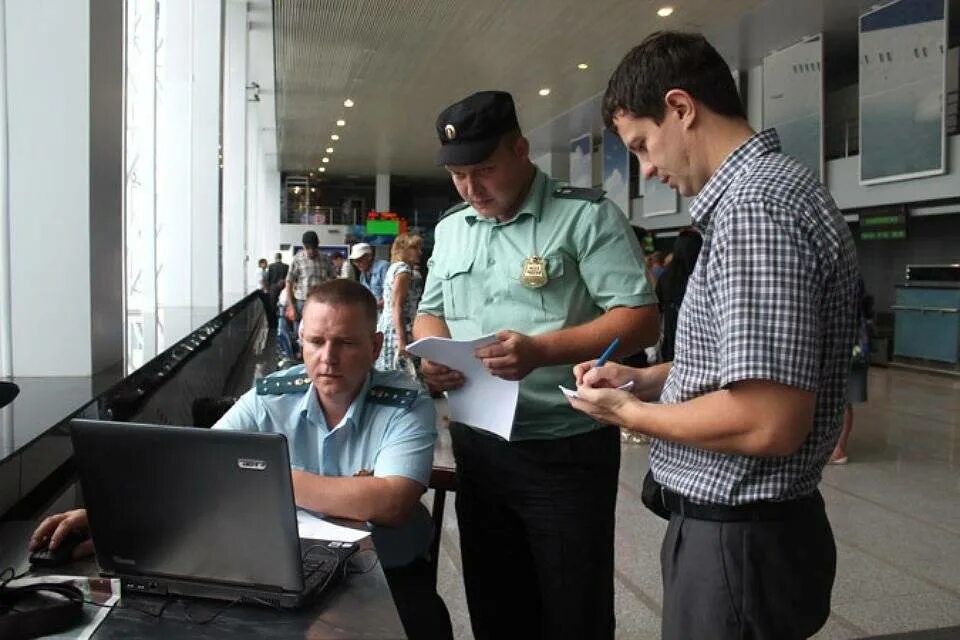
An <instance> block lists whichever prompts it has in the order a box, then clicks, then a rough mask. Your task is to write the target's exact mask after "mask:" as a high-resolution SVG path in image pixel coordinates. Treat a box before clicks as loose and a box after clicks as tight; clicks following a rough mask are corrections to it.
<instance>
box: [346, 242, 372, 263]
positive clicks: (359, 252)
mask: <svg viewBox="0 0 960 640" xmlns="http://www.w3.org/2000/svg"><path fill="white" fill-rule="evenodd" d="M366 255H371V256H372V255H373V247H371V246H370V245H368V244H367V243H366V242H358V243H357V244H355V245H353V246H352V247H351V248H350V259H351V260H357V259H359V258H362V257H363V256H366Z"/></svg>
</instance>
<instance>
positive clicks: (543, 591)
mask: <svg viewBox="0 0 960 640" xmlns="http://www.w3.org/2000/svg"><path fill="white" fill-rule="evenodd" d="M450 434H451V436H452V441H453V453H454V457H455V458H456V461H457V481H458V487H457V494H456V508H457V520H458V523H459V526H460V549H461V556H462V561H463V579H464V585H465V587H466V596H467V606H468V608H469V610H470V623H471V626H472V627H473V635H474V637H475V638H476V639H477V640H488V639H491V640H492V639H496V640H503V639H509V638H523V639H525V640H530V639H533V638H551V639H562V638H576V639H577V640H583V639H585V638H590V639H591V640H603V639H604V638H613V635H614V627H615V622H614V613H613V534H614V512H615V508H616V501H617V476H618V473H619V469H620V434H619V432H618V430H617V429H614V428H612V427H608V428H604V429H600V430H598V431H592V432H590V433H585V434H581V435H577V436H572V437H569V438H561V439H558V440H533V441H518V442H506V441H504V440H501V439H499V438H496V437H493V436H489V435H486V434H484V433H481V432H478V431H475V430H473V429H471V428H469V427H466V426H464V425H461V424H456V423H454V424H452V425H451V428H450Z"/></svg>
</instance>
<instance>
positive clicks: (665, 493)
mask: <svg viewBox="0 0 960 640" xmlns="http://www.w3.org/2000/svg"><path fill="white" fill-rule="evenodd" d="M660 497H661V499H662V500H663V504H664V506H665V507H666V508H667V509H669V510H670V511H671V512H673V513H676V514H679V515H681V516H683V517H684V518H693V519H694V520H711V521H713V522H750V521H761V520H787V519H790V518H793V517H795V516H797V515H800V514H803V513H810V512H811V511H812V510H816V509H819V510H823V508H824V507H823V497H822V496H821V495H820V491H819V490H814V491H813V493H810V494H807V495H805V496H801V497H799V498H794V499H792V500H784V501H782V502H769V501H765V502H751V503H749V504H739V505H736V506H731V505H726V504H697V503H696V502H691V501H690V500H687V499H686V498H684V497H683V496H681V495H680V494H677V493H674V492H673V491H670V490H669V489H667V488H665V487H662V486H661V487H660Z"/></svg>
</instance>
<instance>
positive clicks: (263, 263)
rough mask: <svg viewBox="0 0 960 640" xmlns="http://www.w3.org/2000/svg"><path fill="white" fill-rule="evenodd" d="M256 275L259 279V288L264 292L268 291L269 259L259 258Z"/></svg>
mask: <svg viewBox="0 0 960 640" xmlns="http://www.w3.org/2000/svg"><path fill="white" fill-rule="evenodd" d="M254 277H255V278H256V279H257V288H258V289H259V290H260V291H263V292H264V293H267V292H268V291H269V290H270V289H269V286H268V283H267V259H266V258H260V259H259V260H257V270H256V271H255V272H254Z"/></svg>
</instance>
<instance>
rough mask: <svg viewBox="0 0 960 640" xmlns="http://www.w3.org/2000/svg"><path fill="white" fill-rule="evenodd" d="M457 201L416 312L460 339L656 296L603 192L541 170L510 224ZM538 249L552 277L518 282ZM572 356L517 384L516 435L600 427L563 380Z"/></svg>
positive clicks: (532, 327)
mask: <svg viewBox="0 0 960 640" xmlns="http://www.w3.org/2000/svg"><path fill="white" fill-rule="evenodd" d="M460 206H461V208H460V209H459V210H456V208H455V209H454V210H453V211H454V212H453V213H450V214H448V215H447V216H446V217H445V218H444V219H443V220H442V221H441V222H440V224H438V225H437V228H436V236H435V237H436V243H435V247H434V252H433V256H432V257H431V258H430V260H429V262H428V263H427V264H428V266H429V273H428V275H427V282H426V286H425V289H424V292H423V297H422V298H421V299H420V307H419V310H418V312H419V313H421V314H429V315H432V316H436V317H438V318H442V319H444V320H445V321H446V323H447V326H448V327H449V328H450V335H451V337H453V338H454V339H456V340H470V339H473V338H479V337H481V336H484V335H489V334H492V333H496V332H497V331H502V330H507V329H509V330H512V331H517V332H519V333H523V334H527V335H537V334H542V333H547V332H549V331H555V330H557V329H563V328H565V327H572V326H577V325H581V324H584V323H586V322H589V321H591V320H593V319H595V318H597V317H599V316H601V315H603V313H604V312H605V311H607V310H609V309H612V308H613V307H639V306H643V305H648V304H656V296H655V295H654V293H653V290H652V288H651V287H650V284H649V282H648V280H647V277H646V269H645V266H644V261H643V252H642V251H641V249H640V246H639V244H638V243H637V239H636V236H635V235H634V233H633V230H632V229H631V228H630V225H629V223H628V222H627V219H626V218H625V217H624V215H623V213H621V212H620V210H619V209H618V208H617V206H616V205H614V204H613V203H612V202H610V201H609V200H607V199H605V198H603V197H602V192H597V191H593V190H590V189H573V188H570V187H561V186H559V185H558V183H557V181H555V180H553V179H551V178H549V177H547V175H546V174H544V173H543V172H542V171H540V170H539V169H537V171H536V177H535V178H534V180H533V184H532V186H531V187H530V192H529V193H528V194H527V197H526V199H525V201H524V202H523V205H522V206H521V207H520V210H519V212H518V213H517V215H516V216H514V217H513V218H512V219H510V220H508V221H507V222H503V223H500V222H497V220H496V219H495V218H484V217H482V216H480V215H478V214H477V212H476V211H475V210H474V209H473V207H468V206H464V205H460ZM532 256H542V257H543V258H544V259H545V261H546V266H547V275H548V277H549V282H548V283H547V284H546V285H545V286H543V287H541V288H539V289H530V288H527V287H525V286H523V285H522V284H520V275H521V271H522V265H523V261H524V259H525V258H529V257H532ZM596 355H597V356H599V355H600V354H599V353H597V354H596ZM572 364H573V363H571V364H564V365H559V366H553V367H541V368H539V369H535V370H534V371H532V372H531V373H530V374H529V375H527V377H526V378H524V379H523V380H522V381H521V382H520V397H519V401H518V406H517V415H516V420H515V423H514V429H513V435H512V438H511V439H512V440H531V439H550V438H560V437H566V436H571V435H575V434H578V433H583V432H586V431H590V430H592V429H596V428H598V427H599V426H600V425H599V424H598V423H597V422H596V421H594V420H593V419H592V418H590V417H589V416H587V415H585V414H583V413H581V412H579V411H575V410H574V409H572V408H571V407H570V405H569V404H568V403H567V401H566V399H565V398H564V397H563V394H562V393H561V392H560V390H559V389H558V388H557V385H559V384H562V385H565V386H568V387H572V386H574V378H573V368H572Z"/></svg>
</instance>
